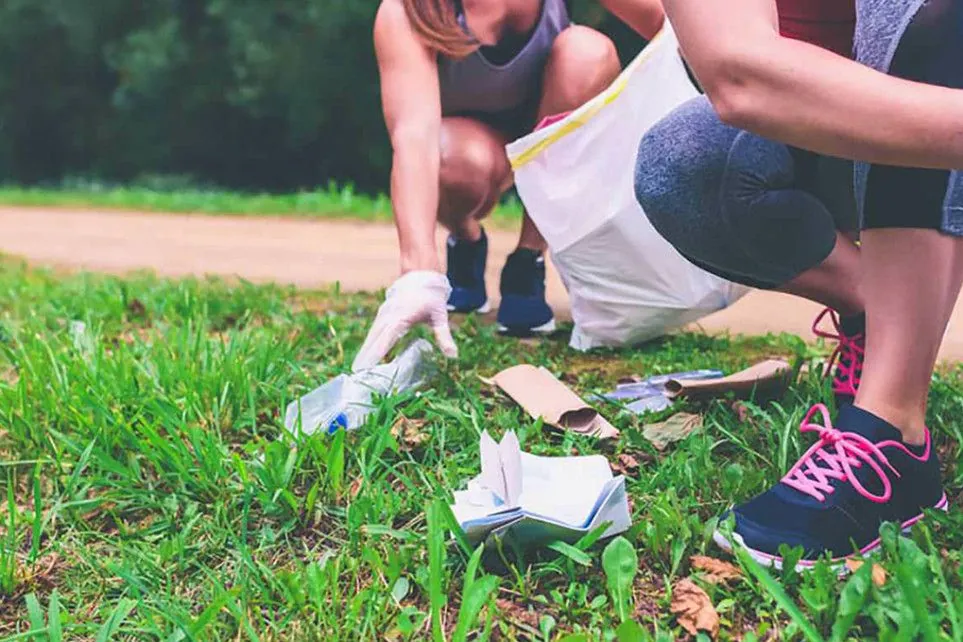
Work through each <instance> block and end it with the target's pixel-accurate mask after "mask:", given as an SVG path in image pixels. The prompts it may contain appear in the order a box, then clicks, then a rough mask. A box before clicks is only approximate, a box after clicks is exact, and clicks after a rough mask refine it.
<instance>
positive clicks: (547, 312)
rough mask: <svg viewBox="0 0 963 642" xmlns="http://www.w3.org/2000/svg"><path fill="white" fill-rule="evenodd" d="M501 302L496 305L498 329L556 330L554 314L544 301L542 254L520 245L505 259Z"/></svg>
mask: <svg viewBox="0 0 963 642" xmlns="http://www.w3.org/2000/svg"><path fill="white" fill-rule="evenodd" d="M501 294H502V302H501V305H500V306H499V307H498V330H499V332H502V333H503V334H510V335H513V336H527V335H531V334H540V333H549V332H553V331H554V330H555V315H553V314H552V308H550V307H548V303H546V302H545V257H544V256H542V254H541V252H536V251H535V250H529V249H524V248H520V249H517V250H515V251H514V252H512V253H511V254H510V255H509V256H508V260H507V261H505V267H504V268H503V269H502V280H501Z"/></svg>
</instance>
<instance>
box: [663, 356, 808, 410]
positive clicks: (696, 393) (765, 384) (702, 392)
mask: <svg viewBox="0 0 963 642" xmlns="http://www.w3.org/2000/svg"><path fill="white" fill-rule="evenodd" d="M791 376H792V366H790V365H789V363H788V362H786V361H783V360H782V359H768V360H766V361H762V362H760V363H757V364H756V365H754V366H752V367H750V368H746V369H745V370H742V371H740V372H736V373H735V374H731V375H729V376H728V377H722V378H721V379H702V380H699V379H695V380H685V381H677V380H675V379H671V380H669V381H667V382H666V384H665V394H666V396H667V397H668V398H669V399H679V398H682V397H685V398H686V399H690V400H693V401H699V400H705V399H713V398H716V397H721V396H724V395H726V394H727V393H730V392H732V393H735V395H736V397H738V398H746V397H749V396H751V395H752V394H753V393H755V394H757V395H771V394H777V393H779V392H782V391H783V390H784V389H785V388H786V387H787V386H788V385H789V380H790V377H791Z"/></svg>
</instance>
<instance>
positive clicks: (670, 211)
mask: <svg viewBox="0 0 963 642" xmlns="http://www.w3.org/2000/svg"><path fill="white" fill-rule="evenodd" d="M691 107H692V106H690V105H683V106H682V107H680V108H679V109H677V110H676V111H675V112H673V113H671V114H670V115H669V116H667V117H666V118H665V119H663V120H662V121H661V122H659V123H657V124H656V125H655V126H654V127H652V128H651V129H650V130H649V131H648V132H647V133H646V134H645V136H643V137H642V140H641V141H640V143H639V152H638V155H637V156H636V163H635V180H634V185H635V196H636V199H637V200H638V202H639V205H640V206H641V207H642V210H643V211H644V212H645V215H646V217H647V218H648V220H649V222H650V223H651V224H652V226H653V227H654V228H655V229H656V231H658V232H659V234H661V235H662V236H663V237H664V238H665V239H666V240H667V241H669V242H670V243H671V244H672V245H674V246H676V247H677V248H680V249H681V247H684V246H685V245H686V244H687V241H691V240H692V239H693V236H695V235H696V234H697V233H698V232H697V230H702V229H705V228H704V225H702V224H699V225H696V221H697V219H703V218H708V219H712V218H713V217H714V216H715V215H716V214H717V213H718V212H719V210H720V185H721V177H722V171H723V168H724V167H725V157H726V151H727V149H728V146H727V145H726V144H725V143H726V141H725V140H722V139H720V136H719V135H718V134H719V132H720V130H719V129H717V128H715V127H700V126H699V122H698V121H697V120H696V119H694V118H693V110H692V108H691Z"/></svg>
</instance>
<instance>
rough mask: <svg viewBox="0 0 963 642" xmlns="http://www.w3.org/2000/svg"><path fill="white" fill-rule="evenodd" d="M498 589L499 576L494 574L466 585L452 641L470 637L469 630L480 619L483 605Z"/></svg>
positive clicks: (464, 639) (461, 641) (456, 641)
mask: <svg viewBox="0 0 963 642" xmlns="http://www.w3.org/2000/svg"><path fill="white" fill-rule="evenodd" d="M497 589H498V578H497V577H495V576H494V575H486V576H485V577H483V578H482V579H480V580H478V581H476V582H472V584H471V586H466V588H465V593H464V595H462V598H461V608H460V609H459V610H458V623H457V624H456V625H455V631H454V633H452V637H451V639H452V642H465V641H466V640H467V639H468V632H469V631H471V628H472V627H473V626H474V624H475V620H477V619H478V614H479V613H481V610H482V607H483V606H485V604H487V603H488V600H489V599H490V598H491V596H492V593H494V592H495V590H497Z"/></svg>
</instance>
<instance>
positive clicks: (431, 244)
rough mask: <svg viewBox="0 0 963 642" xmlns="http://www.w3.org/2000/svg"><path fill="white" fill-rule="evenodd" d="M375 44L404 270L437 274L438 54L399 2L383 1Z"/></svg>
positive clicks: (392, 194) (439, 110) (378, 17)
mask: <svg viewBox="0 0 963 642" xmlns="http://www.w3.org/2000/svg"><path fill="white" fill-rule="evenodd" d="M374 43H375V53H376V55H377V58H378V69H379V72H380V76H381V102H382V107H383V110H384V117H385V124H386V125H387V127H388V136H389V137H390V139H391V147H392V150H393V160H392V166H391V203H392V206H393V208H394V216H395V226H396V228H397V230H398V243H399V246H400V248H401V271H402V273H407V272H410V271H412V270H435V271H438V270H440V263H439V261H438V252H437V249H436V248H435V224H436V222H437V218H438V169H439V155H440V143H439V136H440V130H441V98H440V92H439V89H438V67H437V60H436V56H435V54H434V53H433V52H431V51H430V50H429V49H428V48H427V47H425V46H424V45H423V44H422V43H421V42H420V41H419V39H418V37H417V36H416V35H415V32H414V30H413V29H412V27H411V24H410V23H409V21H408V17H407V15H406V14H405V11H404V7H402V5H401V3H400V2H397V0H385V1H384V2H383V3H382V5H381V7H380V8H379V10H378V15H377V17H376V18H375V26H374Z"/></svg>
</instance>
